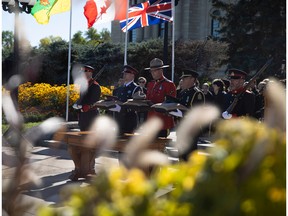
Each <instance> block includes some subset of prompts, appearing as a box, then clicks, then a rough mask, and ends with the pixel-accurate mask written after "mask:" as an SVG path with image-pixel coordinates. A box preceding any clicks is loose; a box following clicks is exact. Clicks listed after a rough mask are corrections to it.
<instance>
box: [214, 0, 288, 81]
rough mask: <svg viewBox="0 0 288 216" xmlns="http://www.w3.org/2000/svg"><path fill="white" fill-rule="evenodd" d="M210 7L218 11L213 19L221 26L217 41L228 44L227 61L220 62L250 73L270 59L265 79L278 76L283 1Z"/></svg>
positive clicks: (283, 33)
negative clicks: (219, 13)
mask: <svg viewBox="0 0 288 216" xmlns="http://www.w3.org/2000/svg"><path fill="white" fill-rule="evenodd" d="M213 6H214V8H218V9H220V10H221V11H222V12H221V15H220V16H214V18H215V19H218V20H219V21H220V22H221V30H220V33H221V41H225V42H226V43H228V44H229V50H228V56H229V58H228V59H227V60H225V61H223V62H224V63H230V66H231V67H236V68H240V69H243V70H245V71H247V72H250V71H253V70H256V69H259V65H261V64H264V63H263V62H265V60H267V59H268V57H270V56H272V57H274V61H273V64H272V65H271V67H269V69H268V70H267V73H266V75H265V76H266V77H268V76H275V74H276V77H277V76H281V74H280V72H279V69H280V67H281V63H282V60H283V59H286V57H285V56H286V55H285V53H286V51H285V50H286V30H285V29H286V13H285V8H286V6H285V1H282V0H266V1H247V0H240V1H236V3H235V2H233V3H231V2H230V3H227V1H221V0H213Z"/></svg>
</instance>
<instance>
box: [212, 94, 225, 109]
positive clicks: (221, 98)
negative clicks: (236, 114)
mask: <svg viewBox="0 0 288 216" xmlns="http://www.w3.org/2000/svg"><path fill="white" fill-rule="evenodd" d="M213 104H215V105H216V106H217V107H218V108H219V110H220V111H221V112H224V111H225V110H226V105H227V93H226V92H225V91H222V92H218V94H217V95H216V94H213Z"/></svg>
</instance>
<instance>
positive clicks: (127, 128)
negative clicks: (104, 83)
mask: <svg viewBox="0 0 288 216" xmlns="http://www.w3.org/2000/svg"><path fill="white" fill-rule="evenodd" d="M122 73H123V79H124V85H123V86H121V87H119V88H118V89H117V92H116V93H114V94H113V95H114V96H116V97H118V99H119V101H121V102H123V103H124V102H126V101H127V100H128V99H132V98H133V95H134V94H135V93H136V92H138V91H142V89H141V87H140V86H138V85H137V84H136V83H135V82H134V80H135V76H137V75H138V70H136V69H135V68H133V67H132V66H130V65H125V66H124V69H123V72H122ZM119 111H120V112H115V120H116V121H117V123H118V124H119V131H120V135H122V134H124V133H133V132H134V130H135V129H136V128H137V126H138V116H137V112H136V111H133V110H130V109H124V108H121V109H120V110H119Z"/></svg>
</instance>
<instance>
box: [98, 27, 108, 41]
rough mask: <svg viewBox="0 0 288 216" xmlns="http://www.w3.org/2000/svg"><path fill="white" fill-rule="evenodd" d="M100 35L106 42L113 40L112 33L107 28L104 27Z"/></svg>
mask: <svg viewBox="0 0 288 216" xmlns="http://www.w3.org/2000/svg"><path fill="white" fill-rule="evenodd" d="M100 37H101V39H102V40H103V41H104V42H111V34H110V32H109V31H108V29H106V28H104V29H102V31H101V32H100Z"/></svg>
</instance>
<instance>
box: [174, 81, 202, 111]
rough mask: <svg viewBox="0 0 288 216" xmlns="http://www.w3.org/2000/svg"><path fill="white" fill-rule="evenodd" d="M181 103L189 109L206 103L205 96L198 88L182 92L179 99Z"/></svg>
mask: <svg viewBox="0 0 288 216" xmlns="http://www.w3.org/2000/svg"><path fill="white" fill-rule="evenodd" d="M178 99H179V101H180V103H181V104H182V105H184V106H186V107H188V108H190V107H192V106H193V105H194V106H195V105H196V104H204V103H205V95H204V94H203V92H202V91H201V90H200V89H199V88H197V87H196V86H194V87H191V88H189V89H185V90H182V91H181V92H180V94H179V97H178Z"/></svg>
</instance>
